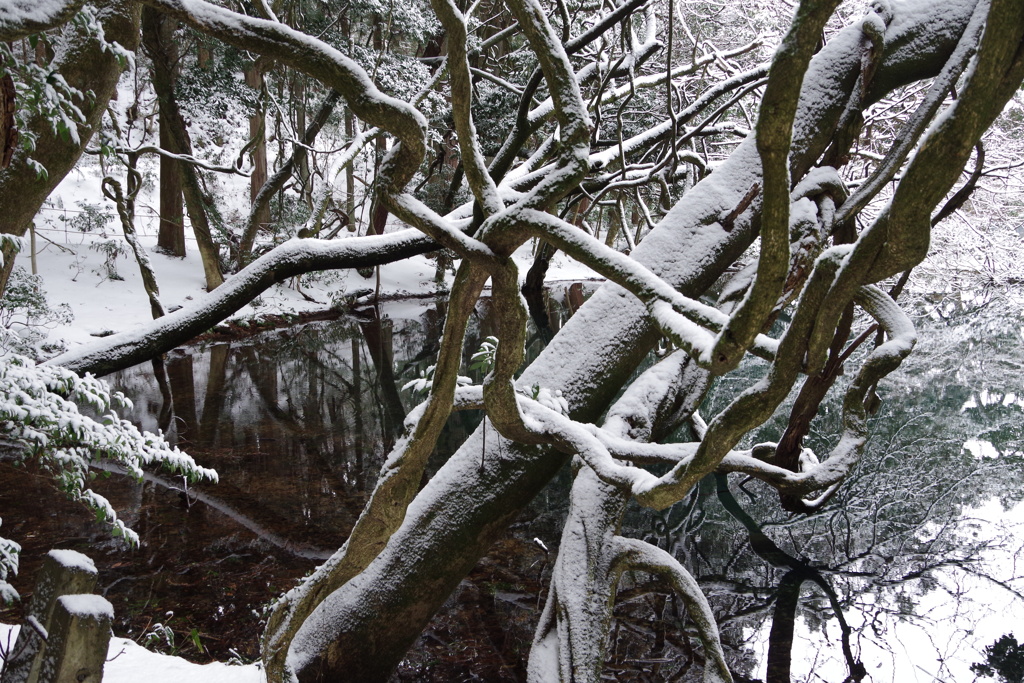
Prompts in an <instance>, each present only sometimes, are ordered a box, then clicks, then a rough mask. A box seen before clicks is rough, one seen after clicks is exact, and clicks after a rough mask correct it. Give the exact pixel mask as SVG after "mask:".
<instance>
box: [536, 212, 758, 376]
mask: <svg viewBox="0 0 1024 683" xmlns="http://www.w3.org/2000/svg"><path fill="white" fill-rule="evenodd" d="M517 215H518V216H520V217H521V218H522V219H523V220H524V221H525V222H526V225H527V227H528V229H530V230H532V231H534V234H535V235H536V236H538V237H541V238H543V239H545V240H548V241H550V242H551V243H552V244H553V245H555V246H556V247H558V248H559V249H561V250H562V251H564V252H566V253H567V254H569V255H570V256H572V257H573V258H575V259H577V260H579V261H580V262H581V263H583V264H584V265H586V266H588V267H590V268H592V269H594V270H595V271H596V272H598V273H599V274H601V275H602V276H604V277H606V278H608V279H609V280H611V281H613V282H615V283H616V284H618V285H620V286H622V287H624V288H625V289H627V290H629V291H630V292H631V293H633V294H634V295H635V296H636V297H637V298H638V299H640V300H641V301H643V302H644V304H646V305H647V307H648V310H650V312H651V315H652V316H653V318H654V320H655V321H656V322H657V324H658V325H659V327H660V328H661V329H662V331H663V332H665V334H667V335H669V336H670V337H671V338H672V340H673V341H674V342H675V343H676V344H678V345H679V346H680V347H681V348H683V349H685V350H686V351H687V353H689V354H690V355H691V356H693V357H694V358H695V359H696V360H697V361H698V362H700V363H702V364H708V363H709V357H710V356H709V354H710V352H711V349H712V342H713V336H712V335H711V332H709V330H710V331H714V332H717V331H718V330H721V329H722V326H723V325H724V324H725V322H726V321H727V320H728V316H727V315H726V314H725V313H722V312H721V311H719V310H718V309H717V308H715V307H713V306H708V305H707V304H703V303H701V302H699V301H697V300H696V299H691V298H689V297H686V296H684V295H682V294H680V293H679V292H678V291H676V290H675V289H674V288H673V287H672V286H671V285H669V284H668V283H667V282H665V281H664V280H662V279H661V278H660V277H658V276H657V275H655V274H654V273H653V272H651V271H650V270H648V269H647V268H646V267H644V266H643V265H641V264H640V263H638V262H637V261H635V260H634V259H631V258H629V257H628V256H626V255H624V254H622V253H620V252H618V251H616V250H615V249H612V248H611V247H608V246H606V245H604V244H603V243H602V242H600V241H599V240H596V239H594V238H593V237H592V236H590V235H588V234H587V233H585V232H583V231H582V230H580V229H579V228H577V227H576V226H574V225H572V224H570V223H567V222H566V221H563V220H561V219H560V218H558V217H557V216H552V215H551V214H548V213H545V212H542V211H534V210H530V209H524V210H523V211H521V212H519V213H518V214H517ZM777 349H778V342H776V341H775V340H773V339H770V338H768V337H766V336H764V335H758V337H757V338H756V339H755V342H754V346H753V347H752V351H753V353H755V354H756V355H759V356H761V357H763V358H767V359H771V358H773V357H774V355H775V352H776V351H777Z"/></svg>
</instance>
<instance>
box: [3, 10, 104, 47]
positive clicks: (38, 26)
mask: <svg viewBox="0 0 1024 683" xmlns="http://www.w3.org/2000/svg"><path fill="white" fill-rule="evenodd" d="M84 4H85V1H84V0H8V1H7V2H3V3H0V41H2V42H5V43H8V42H13V41H15V40H20V39H22V38H25V37H27V36H29V35H31V34H33V33H41V32H43V31H46V30H48V29H51V28H55V27H57V26H60V25H61V24H65V23H67V22H68V21H71V18H72V17H74V16H75V13H77V12H78V10H80V9H81V8H82V5H84Z"/></svg>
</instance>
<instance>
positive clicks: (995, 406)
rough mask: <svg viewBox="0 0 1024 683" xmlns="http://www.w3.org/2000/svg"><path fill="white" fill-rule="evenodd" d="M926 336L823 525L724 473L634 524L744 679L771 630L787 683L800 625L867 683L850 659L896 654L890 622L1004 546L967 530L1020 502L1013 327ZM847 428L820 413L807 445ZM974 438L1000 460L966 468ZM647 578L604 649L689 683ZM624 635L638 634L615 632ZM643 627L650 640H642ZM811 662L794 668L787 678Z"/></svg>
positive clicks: (992, 325)
mask: <svg viewBox="0 0 1024 683" xmlns="http://www.w3.org/2000/svg"><path fill="white" fill-rule="evenodd" d="M932 327H933V329H929V330H927V333H926V334H922V335H921V337H922V339H923V340H925V341H923V342H922V346H921V348H919V349H918V350H917V351H916V352H915V354H914V355H913V356H911V359H910V360H908V362H907V363H906V365H905V367H904V368H903V369H901V371H900V373H899V375H898V376H894V377H892V378H890V381H889V382H887V383H886V384H885V385H884V386H883V387H881V388H880V389H879V391H880V393H883V394H884V395H885V400H884V401H883V402H882V404H881V405H882V408H881V414H879V415H878V416H876V417H877V419H876V420H875V421H874V425H873V432H872V435H871V439H870V441H869V444H868V447H867V450H866V452H865V455H864V458H863V462H862V464H861V466H860V467H859V468H858V469H857V471H856V472H855V473H854V474H853V475H852V476H851V477H850V478H849V479H848V481H847V483H846V484H844V485H843V487H842V488H841V489H840V490H839V492H838V493H837V494H836V496H835V497H834V498H833V500H832V501H831V502H830V503H829V504H828V505H827V506H826V507H825V508H824V509H822V510H821V511H820V512H818V513H817V514H813V515H809V516H806V515H800V514H790V513H787V512H785V511H783V510H781V509H780V506H779V502H778V497H777V496H776V495H775V492H774V490H773V489H771V488H769V487H767V486H764V485H762V484H759V483H758V482H756V481H753V480H749V481H748V480H746V479H745V478H744V477H742V476H739V475H731V476H730V479H729V482H730V483H729V485H728V486H725V485H724V479H725V478H724V477H720V479H719V482H718V486H716V485H715V482H714V481H712V480H710V479H709V480H706V481H704V482H702V484H701V485H700V487H699V488H697V489H695V490H694V491H693V492H692V494H691V495H690V497H689V498H687V499H686V500H685V501H683V502H682V503H680V504H678V505H676V506H675V507H673V508H670V509H669V510H666V511H664V512H662V513H651V512H649V511H635V512H634V513H633V515H632V520H630V519H629V518H627V525H633V526H634V533H637V532H639V533H640V535H641V536H642V537H646V539H647V540H648V541H650V542H653V543H656V544H657V545H659V546H660V547H662V548H664V549H666V550H669V551H670V552H672V553H673V554H674V555H675V556H676V557H677V558H678V559H680V561H682V562H683V563H684V564H685V565H686V566H687V568H688V569H690V571H691V572H692V573H693V574H694V575H695V576H696V577H698V579H699V581H700V583H701V585H702V587H703V588H704V590H705V592H706V594H707V595H708V598H709V600H710V601H711V604H712V606H713V608H714V609H715V611H716V615H717V617H718V620H719V625H720V627H721V629H722V635H723V643H724V644H726V645H727V647H728V648H729V651H728V655H729V657H730V666H731V667H732V668H733V669H734V671H735V672H737V673H739V674H740V676H739V677H738V678H737V680H743V678H742V676H751V675H752V674H753V671H754V669H755V667H756V664H757V656H756V655H755V654H754V652H753V651H752V650H751V646H752V643H750V642H748V640H749V638H750V637H751V634H752V633H753V634H765V633H767V634H768V681H789V680H790V655H791V653H800V652H801V645H800V643H799V642H797V643H796V644H795V645H793V644H791V640H792V633H793V627H794V623H795V621H796V619H797V617H799V618H800V619H803V620H804V621H805V623H806V624H807V626H808V627H809V628H810V630H811V631H812V632H821V633H824V634H828V636H829V638H830V640H831V641H832V642H834V643H835V645H836V648H837V650H839V651H842V652H843V653H844V654H843V655H840V656H841V657H844V658H845V659H846V673H845V674H844V675H848V676H849V678H848V679H847V680H860V679H861V677H863V675H864V673H863V672H864V668H863V666H865V665H866V666H867V667H868V668H869V669H871V668H872V667H873V666H874V665H876V664H878V663H879V662H870V661H865V662H864V663H863V665H861V663H860V662H859V657H860V654H861V651H862V650H863V649H864V647H865V646H866V645H867V643H868V641H870V642H871V643H872V644H873V646H874V647H877V648H880V649H881V650H882V651H885V650H889V651H893V650H894V648H896V644H895V643H892V642H889V637H890V636H891V634H890V633H889V632H888V631H887V629H888V628H889V626H888V625H889V624H891V623H892V620H895V619H914V618H916V617H915V616H914V615H915V614H916V612H917V608H918V606H919V605H920V603H921V601H922V598H923V597H924V596H925V595H926V594H928V593H929V592H931V591H936V590H945V591H947V592H949V596H948V599H950V600H961V599H965V598H969V596H965V595H962V594H960V593H959V592H958V590H959V589H958V588H956V586H958V585H959V582H952V583H949V584H948V585H947V583H946V582H942V581H939V580H937V579H936V576H937V573H938V572H947V573H948V572H952V573H961V574H971V575H975V576H986V575H987V574H988V571H989V569H988V568H987V567H986V565H985V563H984V560H983V555H984V553H985V552H986V551H987V550H988V549H989V548H992V547H994V546H995V545H997V544H998V543H999V542H1000V541H1001V540H1002V539H997V538H996V534H997V531H996V530H992V529H985V528H980V527H979V526H978V525H977V524H976V523H975V522H974V521H972V520H971V518H970V515H969V508H970V507H972V506H978V505H981V504H982V503H984V502H986V501H987V500H990V499H991V498H993V497H996V498H998V499H999V500H1000V501H1001V502H1002V503H1003V504H1004V505H1005V506H1010V505H1012V504H1014V503H1017V502H1019V501H1020V500H1021V499H1022V498H1024V487H1022V486H1021V483H1022V482H1021V476H1022V475H1021V468H1020V461H1021V458H1020V454H1021V453H1022V451H1024V420H1022V417H1024V415H1022V413H1024V401H1022V400H1021V396H1020V395H1019V393H1016V392H1020V391H1021V389H1020V388H1021V387H1022V386H1024V364H1022V363H1021V362H1020V360H1019V359H1020V358H1022V357H1024V354H1022V351H1024V349H1022V346H1024V344H1022V341H1021V333H1020V324H1019V320H1018V319H1016V318H1011V317H1007V316H1002V317H997V318H996V319H994V320H989V319H981V320H973V321H965V322H961V323H959V324H949V323H947V324H945V325H934V326H932ZM754 375H756V372H755V373H751V376H754ZM841 381H842V380H841ZM727 393H732V392H727ZM783 412H784V411H783ZM786 417H788V416H786V415H784V416H782V417H779V418H778V419H777V420H776V421H775V422H774V423H770V424H768V425H766V427H765V428H764V429H763V430H762V431H761V432H760V433H759V434H756V435H754V436H753V439H752V443H753V442H757V441H767V440H775V439H777V438H778V435H779V434H780V433H781V430H782V428H783V427H784V426H785V418H786ZM840 417H841V415H840V410H839V406H838V400H836V401H834V402H832V403H826V404H824V405H823V408H822V411H821V414H820V415H819V417H818V418H817V420H818V426H817V429H812V432H811V434H810V440H811V441H814V440H815V439H817V440H818V443H813V444H812V445H813V446H814V448H815V450H817V451H818V452H822V451H827V450H828V448H827V446H829V445H831V444H822V443H820V440H821V439H820V436H818V435H819V434H838V433H840V429H838V428H837V425H836V423H837V422H838V420H839V419H840ZM971 439H976V440H984V441H986V442H989V443H991V444H992V446H993V447H994V449H995V451H998V452H999V453H1001V454H1002V457H999V458H994V459H993V458H977V457H975V456H974V455H972V453H971V452H970V451H969V450H967V449H965V448H964V444H965V442H967V441H969V440H971ZM748 445H749V444H748ZM716 498H717V499H718V500H717V501H716V500H715V499H716ZM965 512H966V514H965ZM1018 544H1019V542H1018ZM991 578H992V579H994V580H995V581H999V577H991ZM645 581H646V580H645V579H644V578H642V576H637V577H634V582H635V583H633V584H632V585H630V584H624V585H623V588H622V590H621V591H620V595H619V600H618V603H619V604H618V607H617V611H616V615H617V617H618V619H619V624H618V625H617V626H616V627H615V628H614V629H613V638H616V639H618V640H619V641H621V643H619V644H618V648H616V647H611V648H610V649H609V652H610V653H615V655H614V656H615V657H617V661H616V660H613V661H612V662H611V664H612V666H616V664H618V666H623V665H624V663H625V664H628V661H627V660H628V657H627V658H626V659H624V658H623V657H621V656H620V651H621V650H622V649H623V648H625V649H626V650H628V653H629V654H628V656H629V657H632V661H633V663H634V664H633V669H634V670H636V669H637V668H638V667H637V662H642V661H643V660H644V659H645V658H646V660H647V662H648V663H647V669H648V670H650V669H651V667H652V666H654V664H652V662H656V661H658V660H659V658H664V659H665V660H666V661H675V662H676V663H677V664H680V667H679V668H678V669H677V670H676V674H681V675H680V677H679V680H689V678H687V676H689V674H687V673H683V670H685V669H688V667H689V663H690V662H694V661H696V662H698V663H699V662H700V659H699V653H695V652H694V644H695V643H696V640H695V638H694V636H693V634H691V635H690V636H689V638H686V637H683V638H680V637H676V638H675V639H674V640H673V638H672V637H666V636H664V635H662V634H661V633H660V632H659V629H661V630H664V629H665V624H668V626H669V628H672V627H673V626H679V627H681V631H680V633H682V634H685V633H686V629H685V615H684V614H681V612H682V610H680V609H679V607H678V606H677V605H675V604H674V598H672V597H671V596H668V597H666V596H667V594H668V593H669V591H668V590H667V587H665V586H659V585H658V584H657V583H654V584H651V583H645ZM990 583H991V585H992V587H993V589H994V590H1003V589H1002V588H1000V587H999V584H997V583H995V582H990ZM1003 585H1004V586H1005V584H1003ZM1006 588H1011V590H1012V587H1009V586H1006ZM1006 597H1007V599H1013V598H1014V597H1016V596H1015V595H1014V594H1013V593H1011V592H1007V593H1006ZM842 610H845V611H846V612H847V614H848V615H851V616H853V615H855V618H854V619H853V621H854V623H864V624H869V625H870V628H867V629H865V630H862V631H861V632H860V633H851V632H849V630H848V629H847V627H846V626H845V624H843V623H838V624H837V622H836V620H835V616H836V614H837V612H839V611H842ZM964 616H965V618H970V617H969V614H966V613H965V615H964ZM829 624H831V626H829ZM837 625H838V628H836V626H837ZM969 627H970V625H968V626H965V627H964V628H969ZM630 630H631V631H632V632H633V634H634V637H633V638H632V639H630V638H629V637H625V636H624V635H623V631H630ZM642 632H643V633H646V638H637V637H635V635H636V634H640V633H642ZM691 641H692V642H691ZM666 643H667V644H668V645H669V647H668V648H666V646H665V644H666ZM877 651H878V650H875V652H877ZM922 656H925V655H924V654H923V653H922ZM804 659H808V658H806V657H805V658H804ZM809 659H813V657H811V658H809ZM807 666H808V664H807V663H806V662H798V663H794V664H793V668H794V675H795V674H797V673H799V674H801V675H802V674H804V673H806V672H804V671H800V669H801V667H804V668H806V667H807ZM626 668H629V667H628V666H627V667H626ZM697 673H699V669H697ZM697 673H694V674H693V675H694V676H696V675H697ZM668 678H671V677H668ZM638 680H642V678H641V679H638Z"/></svg>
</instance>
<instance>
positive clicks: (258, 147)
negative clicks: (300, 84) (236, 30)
mask: <svg viewBox="0 0 1024 683" xmlns="http://www.w3.org/2000/svg"><path fill="white" fill-rule="evenodd" d="M245 84H246V85H247V86H249V87H250V88H252V89H253V90H254V91H255V92H256V94H257V97H258V96H259V95H260V94H261V93H262V91H263V65H262V63H261V61H260V60H258V59H257V60H256V61H255V62H254V63H253V65H252V66H251V67H250V68H249V69H248V70H247V71H246V72H245ZM265 126H266V118H265V116H264V113H263V105H262V103H258V104H257V105H256V110H255V111H254V112H253V114H252V116H250V117H249V139H250V140H252V141H254V144H253V148H252V175H251V176H249V203H250V205H251V206H252V207H253V210H254V211H255V212H256V215H255V219H254V220H255V227H256V229H257V230H260V229H266V227H267V226H268V225H270V202H264V203H259V204H258V203H257V198H258V197H259V194H260V189H261V188H262V187H263V185H264V184H266V182H267V135H266V130H265Z"/></svg>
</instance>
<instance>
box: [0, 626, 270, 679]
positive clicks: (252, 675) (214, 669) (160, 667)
mask: <svg viewBox="0 0 1024 683" xmlns="http://www.w3.org/2000/svg"><path fill="white" fill-rule="evenodd" d="M18 628H19V627H17V626H11V625H8V624H0V645H4V646H5V647H6V645H7V644H11V645H13V644H14V642H15V640H17V637H18ZM265 680H266V679H265V678H264V676H263V671H262V670H261V669H260V667H259V666H258V665H257V664H249V665H246V666H232V665H228V664H224V663H223V662H213V663H212V664H193V663H192V662H187V661H185V660H184V659H181V658H180V657H171V656H168V655H161V654H157V653H155V652H150V651H149V650H147V649H146V648H144V647H142V646H141V645H139V644H137V643H136V642H134V641H132V640H128V639H127V638H111V639H110V646H109V648H108V649H107V663H106V665H104V667H103V683H139V682H140V681H145V682H146V683H181V681H188V682H189V683H264V681H265Z"/></svg>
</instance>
